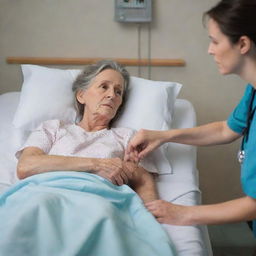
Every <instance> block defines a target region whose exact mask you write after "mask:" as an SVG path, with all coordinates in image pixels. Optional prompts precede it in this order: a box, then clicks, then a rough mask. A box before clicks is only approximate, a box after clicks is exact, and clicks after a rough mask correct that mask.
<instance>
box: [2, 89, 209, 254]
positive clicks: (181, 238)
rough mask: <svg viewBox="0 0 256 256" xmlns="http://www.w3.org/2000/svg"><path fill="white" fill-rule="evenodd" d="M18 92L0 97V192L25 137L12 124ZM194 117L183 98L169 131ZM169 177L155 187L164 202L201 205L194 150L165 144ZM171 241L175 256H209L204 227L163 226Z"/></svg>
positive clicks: (189, 124) (161, 178)
mask: <svg viewBox="0 0 256 256" xmlns="http://www.w3.org/2000/svg"><path fill="white" fill-rule="evenodd" d="M19 95H20V92H11V93H6V94H3V95H0V155H1V157H0V193H1V192H2V191H4V190H5V189H6V188H8V187H9V186H11V185H12V184H13V183H15V182H16V181H17V180H18V179H17V177H16V172H15V170H16V164H17V160H16V159H15V157H14V153H15V152H16V150H17V149H18V148H19V147H20V145H21V144H22V143H23V141H24V140H25V138H26V136H27V135H28V134H27V133H25V132H24V131H22V130H20V129H15V128H14V127H13V125H12V119H13V115H14V112H15V110H16V108H17V105H18V102H19ZM195 124H196V116H195V112H194V108H193V106H192V104H191V103H190V102H189V101H187V100H184V99H177V100H176V102H175V111H174V119H173V122H172V128H185V127H193V126H194V125H195ZM168 154H169V157H170V160H171V164H172V170H173V173H172V174H168V175H160V176H159V178H158V180H157V186H158V190H159V194H160V197H161V198H162V199H164V200H167V201H170V202H173V203H177V204H185V205H195V204H200V203H201V193H200V190H199V187H198V170H197V168H196V148H195V147H193V146H188V145H181V144H176V143H169V144H168ZM163 226H164V228H165V230H166V231H167V233H168V234H169V236H170V238H171V239H172V241H173V243H174V245H175V247H176V251H177V255H178V256H211V255H212V250H211V246H210V242H209V236H208V231H207V228H206V227H205V226H185V227H180V226H172V225H163Z"/></svg>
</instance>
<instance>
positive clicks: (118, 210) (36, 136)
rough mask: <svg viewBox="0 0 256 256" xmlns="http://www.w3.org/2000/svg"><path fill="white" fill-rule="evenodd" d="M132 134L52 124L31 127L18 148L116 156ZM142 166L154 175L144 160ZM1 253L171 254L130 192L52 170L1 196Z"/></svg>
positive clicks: (99, 180)
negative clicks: (29, 134)
mask: <svg viewBox="0 0 256 256" xmlns="http://www.w3.org/2000/svg"><path fill="white" fill-rule="evenodd" d="M132 134H133V131H131V130H130V129H126V128H116V129H111V130H107V129H105V130H101V131H98V132H95V133H88V132H85V131H84V130H83V129H82V128H80V127H79V126H77V125H75V124H69V125H67V124H63V123H62V122H60V121H58V120H52V121H47V122H45V123H43V124H42V125H41V126H40V127H39V128H38V129H36V131H34V132H33V133H32V134H31V136H30V137H29V139H28V140H27V142H26V143H25V145H24V147H26V146H36V147H39V148H41V149H42V150H43V151H44V152H45V153H47V154H62V155H72V156H88V157H100V156H101V157H103V158H109V157H121V158H122V157H123V151H124V148H125V147H126V145H127V143H128V141H129V139H130V138H131V136H132ZM76 142H78V143H76ZM24 147H22V148H24ZM59 152H61V153H59ZM85 152H87V153H86V154H85ZM88 152H90V154H89V153H88ZM19 154H20V153H19V152H18V153H17V156H19ZM143 167H144V168H146V169H148V170H150V171H152V172H155V171H156V169H155V167H154V165H153V164H152V163H151V162H150V161H149V160H146V161H145V162H144V163H143ZM8 255H12V256H13V255H14V256H16V255H17V256H23V255H26V256H30V255H31V256H35V255H36V256H48V255H51V256H55V255H56V256H75V255H76V256H87V255H88V256H110V255H111V256H133V255H134V256H136V255H139V256H143V255H145V256H151V255H152V256H156V255H159V256H163V255H164V256H168V255H175V254H174V250H173V246H172V243H171V241H170V240H169V237H168V235H167V234H166V233H165V231H164V230H163V229H162V227H161V225H160V224H159V223H158V222H157V221H156V220H155V218H154V217H153V216H152V215H151V214H150V213H149V212H148V211H147V210H146V208H145V207H144V205H143V203H142V201H141V199H140V198H139V197H138V196H137V195H136V193H135V192H134V191H133V190H132V189H131V188H130V187H128V186H127V185H123V186H116V185H113V184H112V183H111V182H109V181H108V180H106V179H104V178H102V177H99V176H97V175H94V174H90V173H85V172H74V171H65V172H64V171H61V170H58V171H56V172H47V173H42V174H38V175H33V176H31V177H28V178H26V179H24V180H22V181H20V182H19V183H17V184H16V185H14V186H13V187H12V188H10V189H9V190H7V191H6V192H5V193H4V194H3V195H1V196H0V256H8Z"/></svg>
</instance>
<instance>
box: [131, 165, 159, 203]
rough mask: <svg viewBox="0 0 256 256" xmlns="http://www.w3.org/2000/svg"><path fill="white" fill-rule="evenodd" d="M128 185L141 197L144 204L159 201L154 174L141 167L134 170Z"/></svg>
mask: <svg viewBox="0 0 256 256" xmlns="http://www.w3.org/2000/svg"><path fill="white" fill-rule="evenodd" d="M129 185H130V186H131V188H133V189H134V191H135V192H136V193H137V194H138V195H139V196H140V197H141V199H142V200H143V202H144V203H147V202H150V201H153V200H157V199H159V196H158V192H157V188H156V183H155V176H154V174H152V173H150V172H148V171H147V170H145V169H144V168H143V167H141V166H138V167H137V168H136V171H135V172H134V173H133V176H132V179H131V181H130V182H129Z"/></svg>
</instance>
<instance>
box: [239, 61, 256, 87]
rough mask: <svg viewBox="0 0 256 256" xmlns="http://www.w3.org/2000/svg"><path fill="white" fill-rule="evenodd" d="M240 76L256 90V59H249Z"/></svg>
mask: <svg viewBox="0 0 256 256" xmlns="http://www.w3.org/2000/svg"><path fill="white" fill-rule="evenodd" d="M238 75H239V76H240V77H241V78H242V79H243V80H245V81H246V82H248V83H250V84H251V85H252V86H253V87H254V88H255V89H256V58H253V59H252V58H250V59H247V60H246V61H245V63H244V65H243V69H242V70H241V72H240V74H238Z"/></svg>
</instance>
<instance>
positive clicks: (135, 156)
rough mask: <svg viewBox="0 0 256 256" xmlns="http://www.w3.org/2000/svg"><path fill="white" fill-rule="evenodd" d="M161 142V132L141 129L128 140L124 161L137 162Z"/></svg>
mask: <svg viewBox="0 0 256 256" xmlns="http://www.w3.org/2000/svg"><path fill="white" fill-rule="evenodd" d="M163 142H164V141H163V138H162V136H161V131H152V130H144V129H141V130H139V131H138V132H137V133H136V134H135V135H134V137H133V138H132V139H131V140H130V142H129V145H128V147H127V149H126V156H127V157H126V159H128V160H130V161H134V162H138V161H139V160H140V159H142V158H143V157H145V156H146V155H147V154H148V153H150V152H152V151H153V150H154V149H156V148H157V147H159V146H160V145H161V144H162V143H163Z"/></svg>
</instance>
